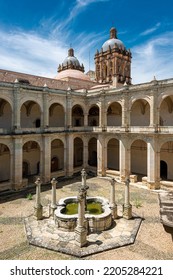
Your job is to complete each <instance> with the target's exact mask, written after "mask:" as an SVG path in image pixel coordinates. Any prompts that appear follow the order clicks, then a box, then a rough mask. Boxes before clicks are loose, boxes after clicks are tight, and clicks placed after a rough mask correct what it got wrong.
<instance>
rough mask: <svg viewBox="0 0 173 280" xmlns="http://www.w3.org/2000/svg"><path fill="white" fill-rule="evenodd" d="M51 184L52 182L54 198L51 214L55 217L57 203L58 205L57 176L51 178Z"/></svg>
mask: <svg viewBox="0 0 173 280" xmlns="http://www.w3.org/2000/svg"><path fill="white" fill-rule="evenodd" d="M51 184H52V200H51V206H50V207H51V214H52V216H53V217H54V212H55V210H56V209H57V205H56V185H57V181H56V179H55V178H53V179H52V180H51Z"/></svg>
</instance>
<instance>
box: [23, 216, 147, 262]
mask: <svg viewBox="0 0 173 280" xmlns="http://www.w3.org/2000/svg"><path fill="white" fill-rule="evenodd" d="M141 221H142V219H141V218H140V217H137V216H135V215H134V216H133V218H132V219H130V220H126V219H124V218H119V219H116V220H115V222H114V224H113V226H112V228H110V229H108V230H106V231H102V232H98V233H90V234H89V235H88V236H87V241H88V243H87V245H86V246H84V247H82V248H80V247H79V246H78V245H77V244H76V243H75V233H74V232H65V231H62V230H61V229H59V228H57V225H56V224H55V222H54V220H53V219H52V218H44V219H43V220H40V221H37V220H36V219H35V217H33V216H31V217H29V218H26V219H25V227H26V233H27V238H28V241H29V243H30V244H32V245H35V246H38V247H42V248H47V249H50V250H53V251H57V252H61V253H65V254H69V255H73V256H76V257H84V256H88V255H92V254H95V253H99V252H103V251H107V250H110V249H115V248H119V247H122V246H126V245H130V244H133V243H134V242H135V238H136V235H137V232H138V230H139V227H140V224H141Z"/></svg>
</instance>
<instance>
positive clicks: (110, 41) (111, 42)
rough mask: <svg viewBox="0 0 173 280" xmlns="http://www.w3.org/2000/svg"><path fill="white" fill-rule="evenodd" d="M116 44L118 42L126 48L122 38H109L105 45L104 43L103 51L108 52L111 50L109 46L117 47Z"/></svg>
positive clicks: (120, 46)
mask: <svg viewBox="0 0 173 280" xmlns="http://www.w3.org/2000/svg"><path fill="white" fill-rule="evenodd" d="M115 44H117V46H118V47H119V48H122V49H123V50H124V48H125V47H124V44H123V42H122V41H121V40H119V39H115V38H113V39H109V40H107V41H106V42H105V43H104V44H103V45H102V48H103V51H104V52H106V51H108V50H109V48H111V49H113V48H114V47H115Z"/></svg>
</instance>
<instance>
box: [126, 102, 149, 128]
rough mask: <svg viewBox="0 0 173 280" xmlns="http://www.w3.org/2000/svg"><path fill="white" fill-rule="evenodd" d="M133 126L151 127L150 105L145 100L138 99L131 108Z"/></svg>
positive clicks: (131, 123)
mask: <svg viewBox="0 0 173 280" xmlns="http://www.w3.org/2000/svg"><path fill="white" fill-rule="evenodd" d="M130 125H131V126H149V125H150V104H149V102H148V101H147V100H145V99H137V100H136V101H134V102H133V104H132V106H131V115H130Z"/></svg>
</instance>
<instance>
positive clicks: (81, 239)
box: [75, 226, 88, 247]
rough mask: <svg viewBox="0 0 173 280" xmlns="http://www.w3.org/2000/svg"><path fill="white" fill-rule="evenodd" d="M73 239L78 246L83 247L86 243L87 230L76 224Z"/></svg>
mask: <svg viewBox="0 0 173 280" xmlns="http://www.w3.org/2000/svg"><path fill="white" fill-rule="evenodd" d="M75 241H76V245H78V246H79V247H84V246H85V245H86V244H87V242H88V241H87V230H86V228H84V227H79V226H77V227H76V229H75Z"/></svg>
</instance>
